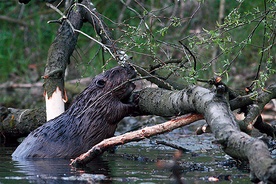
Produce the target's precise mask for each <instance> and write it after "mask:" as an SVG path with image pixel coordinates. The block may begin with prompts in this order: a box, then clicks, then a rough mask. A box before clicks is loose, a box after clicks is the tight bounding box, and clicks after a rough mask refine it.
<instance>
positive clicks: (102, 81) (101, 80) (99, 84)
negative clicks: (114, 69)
mask: <svg viewBox="0 0 276 184" xmlns="http://www.w3.org/2000/svg"><path fill="white" fill-rule="evenodd" d="M96 85H97V86H98V87H99V88H103V87H104V85H105V81H104V80H103V79H100V80H97V82H96Z"/></svg>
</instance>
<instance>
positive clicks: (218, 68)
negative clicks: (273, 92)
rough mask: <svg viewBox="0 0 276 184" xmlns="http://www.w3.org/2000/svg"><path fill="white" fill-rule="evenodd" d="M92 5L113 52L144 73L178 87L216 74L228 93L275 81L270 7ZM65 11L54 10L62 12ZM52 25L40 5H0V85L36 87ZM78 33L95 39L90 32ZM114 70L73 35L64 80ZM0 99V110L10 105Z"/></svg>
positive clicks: (192, 0) (216, 0)
mask: <svg viewBox="0 0 276 184" xmlns="http://www.w3.org/2000/svg"><path fill="white" fill-rule="evenodd" d="M64 2H68V1H64ZM92 2H93V3H94V5H95V7H96V8H97V10H98V12H100V13H101V14H102V15H103V17H104V21H105V22H106V23H107V24H108V26H109V27H110V28H111V29H112V33H113V35H114V38H115V39H116V42H117V43H118V46H119V47H121V48H123V49H125V50H126V51H127V53H128V54H129V55H132V56H133V62H134V63H135V64H137V65H139V66H142V67H144V68H147V69H151V70H152V72H155V73H159V74H161V75H162V76H164V77H170V78H171V79H173V80H175V81H178V82H182V83H183V82H185V83H196V82H197V79H210V78H211V77H213V76H214V75H220V76H222V77H223V79H224V81H225V82H226V83H227V84H229V85H230V86H232V87H236V88H244V87H247V86H249V85H250V84H251V83H252V82H253V81H256V83H255V84H257V85H255V88H260V87H264V86H266V85H268V83H271V82H275V68H276V62H275V57H276V52H275V47H274V45H275V32H276V28H275V25H276V24H275V21H276V18H275V13H276V2H275V0H257V1H250V0H244V1H243V0H237V1H232V0H225V1H224V0H208V1H200V0H199V1H197V0H186V1H185V0H179V1H178V0H175V1H173V0H160V1H148V0H141V1H137V0H121V1H118V0H109V1H103V0H95V1H92ZM65 7H66V5H65V3H63V4H61V5H60V6H59V8H60V9H61V10H62V11H65ZM59 18H60V15H59V14H57V13H56V12H55V11H54V10H52V9H50V8H49V7H47V6H46V5H45V2H43V1H35V0H32V1H31V2H30V3H29V4H27V5H23V4H19V3H18V1H15V0H13V1H1V2H0V23H1V29H0V83H7V82H9V83H10V82H13V83H35V82H38V81H42V79H41V78H40V76H42V75H43V72H44V66H45V63H46V60H47V52H48V48H49V47H50V44H51V43H52V41H53V39H54V37H55V34H56V31H57V29H58V27H59V25H58V24H53V23H51V24H47V21H49V20H57V19H59ZM82 31H83V32H85V33H87V34H89V35H91V36H93V37H96V38H97V35H95V31H94V29H93V28H92V27H91V26H90V25H85V26H84V27H83V29H82ZM179 41H181V43H180V42H179ZM195 61H196V62H195ZM195 63H196V68H195ZM114 65H116V62H114V61H112V60H111V57H110V55H109V54H108V53H103V50H102V49H101V47H100V46H99V45H98V44H97V43H95V42H93V41H91V40H89V39H88V38H86V37H85V36H83V35H80V36H79V40H78V47H77V49H76V51H75V53H74V54H73V56H72V57H71V63H70V65H69V70H68V73H69V74H68V76H67V80H70V79H75V78H81V77H87V76H94V75H96V74H98V73H100V72H101V71H102V70H103V69H104V68H110V67H113V66H114ZM156 65H161V66H162V67H161V68H160V67H159V68H157V69H155V67H154V66H156ZM258 68H260V72H259V73H258ZM257 74H258V75H257ZM8 94H9V93H8ZM1 96H2V97H0V98H1V101H0V103H2V104H4V105H13V106H15V104H11V103H7V101H9V100H7V99H6V98H5V99H6V100H3V99H4V97H3V95H1ZM20 100H21V99H18V101H17V102H14V101H13V103H19V101H20ZM16 105H18V104H16ZM19 106H20V105H19ZM26 106H27V107H28V106H29V105H26Z"/></svg>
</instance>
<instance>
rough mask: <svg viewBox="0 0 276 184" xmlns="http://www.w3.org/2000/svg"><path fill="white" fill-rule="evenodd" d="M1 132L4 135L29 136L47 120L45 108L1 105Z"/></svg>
mask: <svg viewBox="0 0 276 184" xmlns="http://www.w3.org/2000/svg"><path fill="white" fill-rule="evenodd" d="M0 109H1V111H0V117H1V119H0V121H1V122H0V125H1V134H2V135H3V136H4V137H9V138H11V137H14V138H19V137H23V136H27V135H28V134H29V133H30V132H31V131H32V130H34V129H36V128H37V127H39V126H41V125H42V124H44V123H45V122H46V113H45V109H13V108H5V107H0Z"/></svg>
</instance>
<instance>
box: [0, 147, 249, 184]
mask: <svg viewBox="0 0 276 184" xmlns="http://www.w3.org/2000/svg"><path fill="white" fill-rule="evenodd" d="M14 149H15V148H14V147H0V183H174V179H173V178H172V177H170V176H171V174H172V173H171V171H170V170H169V169H162V170H161V169H158V168H157V166H156V161H157V160H158V159H162V160H171V159H172V155H173V153H174V150H173V149H164V147H163V148H162V147H154V146H146V147H141V146H139V145H125V146H121V147H119V148H118V149H117V151H116V154H109V153H105V154H104V155H103V156H102V158H99V159H96V160H94V161H93V162H91V163H89V164H88V165H87V167H86V168H82V169H75V168H73V167H71V166H70V165H69V163H70V161H69V160H66V159H28V160H12V158H11V153H12V152H13V150H14ZM223 159H225V158H224V154H223V153H221V152H218V151H215V152H213V151H212V152H211V151H208V152H204V153H198V154H194V153H186V154H183V156H182V158H181V162H182V163H185V164H186V166H183V168H185V167H194V168H195V169H194V170H193V171H192V170H188V171H187V170H183V171H184V173H183V174H182V176H183V178H184V180H185V183H206V182H208V180H207V178H208V177H209V176H218V175H223V176H224V175H225V176H227V175H231V177H232V180H233V183H249V179H248V174H247V173H242V172H241V171H238V170H237V169H236V168H229V167H223V166H219V165H218V164H217V163H218V160H223ZM220 183H230V181H222V182H220Z"/></svg>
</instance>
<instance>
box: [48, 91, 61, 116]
mask: <svg viewBox="0 0 276 184" xmlns="http://www.w3.org/2000/svg"><path fill="white" fill-rule="evenodd" d="M45 101H46V116H47V121H49V120H51V119H54V118H55V117H57V116H59V115H60V114H61V113H63V112H64V100H63V98H62V92H61V91H60V89H59V88H58V87H57V89H56V91H55V92H54V93H53V94H52V96H51V97H50V98H48V95H47V93H46V95H45Z"/></svg>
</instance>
